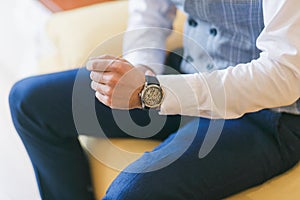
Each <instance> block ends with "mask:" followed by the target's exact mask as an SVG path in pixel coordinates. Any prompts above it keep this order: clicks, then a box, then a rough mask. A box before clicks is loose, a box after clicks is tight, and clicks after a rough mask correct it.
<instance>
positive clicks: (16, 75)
mask: <svg viewBox="0 0 300 200" xmlns="http://www.w3.org/2000/svg"><path fill="white" fill-rule="evenodd" d="M49 15H50V12H49V11H48V10H47V9H45V8H44V7H43V6H42V5H40V4H39V3H38V1H36V0H0V28H1V31H0V128H1V131H0V200H20V199H22V200H36V199H40V197H39V193H38V189H37V185H36V182H35V177H34V173H33V169H32V167H31V163H30V161H29V158H28V156H27V154H26V152H25V149H24V147H23V145H22V143H21V141H20V139H19V137H18V135H17V133H16V132H15V129H14V127H13V125H12V122H11V118H10V114H9V108H8V94H9V90H10V88H11V86H12V84H13V83H14V82H15V81H17V80H18V79H21V78H23V77H26V76H29V75H32V74H35V73H36V69H37V61H38V59H39V58H40V56H41V54H44V53H45V52H47V51H48V50H49V48H48V46H47V45H48V44H47V42H46V40H45V33H44V32H43V30H44V26H45V23H46V20H47V18H48V17H49Z"/></svg>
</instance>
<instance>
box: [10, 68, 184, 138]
mask: <svg viewBox="0 0 300 200" xmlns="http://www.w3.org/2000/svg"><path fill="white" fill-rule="evenodd" d="M90 83H91V80H90V78H89V71H87V70H86V69H85V68H81V69H75V70H69V71H64V72H58V73H52V74H45V75H39V76H34V77H29V78H26V79H23V80H21V81H19V82H18V83H16V84H15V86H14V87H13V89H12V91H11V95H10V102H11V105H12V107H16V109H14V110H18V112H22V115H18V116H19V117H20V116H22V117H23V118H24V120H25V118H27V119H26V120H30V121H31V122H34V123H37V124H38V126H42V127H44V128H47V129H49V130H51V133H52V134H53V135H56V136H59V137H62V138H65V137H74V136H77V134H85V135H90V136H95V137H103V136H104V135H106V136H107V137H141V138H147V137H150V138H155V139H164V138H166V137H167V136H168V135H169V134H171V133H173V132H174V131H176V130H177V129H178V127H179V126H180V123H181V121H182V119H181V117H180V116H159V114H158V112H157V111H154V110H152V111H144V110H140V109H135V110H131V111H124V110H123V111H121V110H112V109H110V108H109V107H107V106H105V105H103V104H102V103H100V102H99V101H98V100H97V99H96V98H95V93H94V91H93V90H92V89H91V87H90ZM24 115H26V116H24ZM24 120H23V121H24ZM21 121H22V120H21Z"/></svg>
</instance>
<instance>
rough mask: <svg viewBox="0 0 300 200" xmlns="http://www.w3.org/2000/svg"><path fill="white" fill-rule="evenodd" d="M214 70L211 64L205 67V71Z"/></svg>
mask: <svg viewBox="0 0 300 200" xmlns="http://www.w3.org/2000/svg"><path fill="white" fill-rule="evenodd" d="M213 68H214V65H213V64H208V65H207V66H206V69H207V70H212V69H213Z"/></svg>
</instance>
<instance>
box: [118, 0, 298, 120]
mask: <svg viewBox="0 0 300 200" xmlns="http://www.w3.org/2000/svg"><path fill="white" fill-rule="evenodd" d="M178 2H179V3H178V4H180V1H178ZM179 6H180V5H179ZM299 8H300V1H299V0H274V1H270V0H263V18H264V25H265V28H264V29H263V31H262V32H261V33H260V35H259V37H258V38H257V41H256V46H257V48H259V49H260V50H261V51H262V52H261V54H260V56H259V58H257V59H254V60H252V61H251V62H249V63H240V64H238V65H236V66H228V67H227V68H226V69H222V70H215V71H212V72H199V73H194V74H184V75H158V76H157V77H158V79H159V81H160V84H161V85H162V87H163V89H164V91H165V98H164V100H163V103H162V105H161V108H160V114H162V115H172V114H181V115H189V116H201V117H206V118H224V119H230V118H238V117H241V116H242V115H243V114H245V113H248V112H255V111H258V110H261V109H265V108H277V107H281V106H287V105H291V104H293V103H294V102H296V101H297V100H298V99H299V97H300V39H299V36H300V12H299V11H298V10H299ZM153 11H156V12H153ZM175 14H176V8H175V5H174V4H173V2H171V1H169V0H131V1H130V16H131V17H130V20H129V25H128V30H135V29H138V28H143V27H160V28H168V29H171V28H172V22H173V20H174V18H175ZM140 33H141V31H140V32H139V34H136V35H134V34H131V35H130V36H125V38H124V52H125V55H124V57H125V58H126V59H128V60H129V61H130V62H132V63H133V64H145V65H148V66H149V67H151V68H152V69H153V70H154V71H155V72H156V73H157V74H161V73H162V66H161V65H159V64H162V63H163V61H164V58H165V53H164V51H163V50H164V49H165V40H166V38H167V37H168V35H169V34H170V31H167V29H164V31H153V32H152V31H147V29H145V31H144V32H143V34H140ZM141 35H142V37H141ZM137 38H139V39H138V40H137ZM142 46H147V47H149V48H153V50H151V51H150V52H149V51H147V52H146V51H145V52H143V51H134V50H133V49H138V48H139V47H142ZM157 49H160V50H157ZM131 50H132V51H131ZM130 51H131V52H130ZM127 52H130V53H127Z"/></svg>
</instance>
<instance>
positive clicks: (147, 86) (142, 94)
mask: <svg viewBox="0 0 300 200" xmlns="http://www.w3.org/2000/svg"><path fill="white" fill-rule="evenodd" d="M150 88H155V89H158V90H159V91H160V93H161V99H160V102H158V103H156V104H154V105H149V104H147V102H145V98H144V97H145V93H146V91H147V90H149V89H150ZM140 97H141V102H142V107H143V108H158V107H159V106H160V105H161V104H162V102H163V99H164V90H163V89H162V87H161V86H160V85H157V84H150V85H146V84H145V86H144V88H143V90H142V91H141V93H140Z"/></svg>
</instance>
